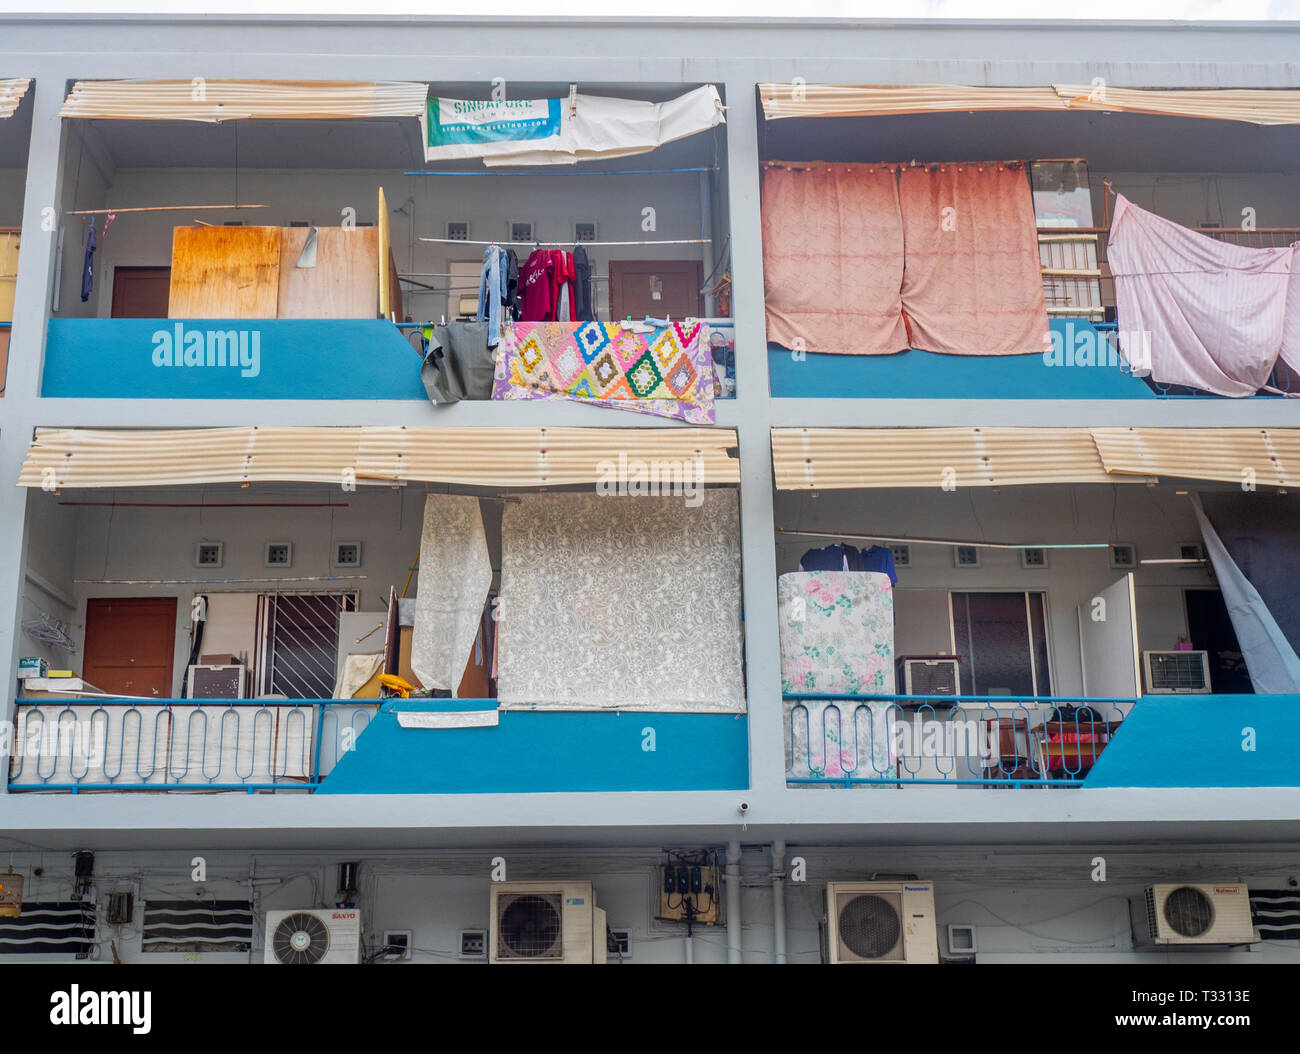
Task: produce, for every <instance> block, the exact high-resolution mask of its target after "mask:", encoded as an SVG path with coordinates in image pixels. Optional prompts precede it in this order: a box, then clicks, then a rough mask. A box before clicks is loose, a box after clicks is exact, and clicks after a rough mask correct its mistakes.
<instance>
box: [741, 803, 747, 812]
mask: <svg viewBox="0 0 1300 1054" xmlns="http://www.w3.org/2000/svg"><path fill="white" fill-rule="evenodd" d="M740 811H741V813H747V812H749V802H747V801H742V802H741V803H740Z"/></svg>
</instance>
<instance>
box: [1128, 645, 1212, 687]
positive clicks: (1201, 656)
mask: <svg viewBox="0 0 1300 1054" xmlns="http://www.w3.org/2000/svg"><path fill="white" fill-rule="evenodd" d="M1142 664H1143V665H1144V666H1145V667H1146V674H1147V693H1148V694H1150V695H1204V694H1207V693H1208V692H1209V691H1210V653H1209V652H1208V651H1144V652H1143V653H1142Z"/></svg>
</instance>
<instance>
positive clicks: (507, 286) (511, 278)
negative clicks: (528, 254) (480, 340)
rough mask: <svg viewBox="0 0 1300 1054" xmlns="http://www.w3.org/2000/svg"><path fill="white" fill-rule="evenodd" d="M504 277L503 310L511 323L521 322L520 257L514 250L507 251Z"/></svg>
mask: <svg viewBox="0 0 1300 1054" xmlns="http://www.w3.org/2000/svg"><path fill="white" fill-rule="evenodd" d="M502 274H503V277H502V282H503V286H502V292H501V308H502V312H503V315H504V317H505V318H506V319H507V320H508V321H510V322H518V321H519V257H518V256H517V255H516V253H515V251H514V250H513V249H507V250H506V251H505V264H504V268H503V272H502Z"/></svg>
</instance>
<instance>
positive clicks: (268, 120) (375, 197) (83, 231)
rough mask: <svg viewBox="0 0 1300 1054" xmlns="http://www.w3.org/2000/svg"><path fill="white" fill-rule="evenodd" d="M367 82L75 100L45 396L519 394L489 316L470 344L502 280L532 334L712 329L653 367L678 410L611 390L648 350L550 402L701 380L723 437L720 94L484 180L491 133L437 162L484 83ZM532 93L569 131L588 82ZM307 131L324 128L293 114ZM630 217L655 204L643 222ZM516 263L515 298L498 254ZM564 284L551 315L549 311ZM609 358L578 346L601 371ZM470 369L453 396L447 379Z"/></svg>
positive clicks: (174, 88) (419, 398)
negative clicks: (578, 151)
mask: <svg viewBox="0 0 1300 1054" xmlns="http://www.w3.org/2000/svg"><path fill="white" fill-rule="evenodd" d="M584 87H586V86H584ZM181 88H183V90H181ZM351 88H353V89H357V90H356V92H355V93H354V94H351V95H349V86H348V85H344V86H343V87H342V89H341V92H342V94H340V90H335V89H332V88H331V87H330V86H329V85H324V86H321V85H316V86H312V85H302V84H297V85H280V84H274V83H267V82H251V83H250V82H228V81H209V82H207V83H206V89H205V90H206V93H207V94H206V98H204V99H198V100H194V99H191V97H190V89H189V88H188V87H185V86H183V85H182V86H179V87H178V85H177V84H175V83H173V82H161V84H157V83H155V84H152V85H149V86H145V87H140V86H139V85H138V84H137V83H135V82H130V83H125V84H121V83H113V84H108V85H105V84H103V83H101V82H79V83H78V84H77V85H76V87H75V88H74V90H73V93H72V95H71V96H70V97H69V100H68V102H67V104H66V106H65V117H66V125H65V127H66V128H67V129H68V142H69V144H70V148H69V149H70V150H72V151H75V152H76V156H77V157H78V158H79V159H81V160H79V161H78V162H77V163H75V164H73V163H69V164H67V165H65V169H64V172H65V183H64V186H63V187H62V188H61V192H62V202H61V206H62V208H63V211H64V214H65V216H66V217H67V219H66V220H65V221H64V222H65V226H66V237H65V238H64V240H63V242H62V248H61V251H60V257H59V264H58V266H59V271H58V276H57V279H56V285H57V292H56V295H55V297H54V302H55V308H54V311H53V313H52V316H51V318H50V319H49V324H48V328H47V332H46V338H47V339H46V352H45V364H44V375H43V377H42V384H41V393H42V395H43V396H45V397H49V398H80V399H139V398H146V399H295V400H297V399H322V400H354V401H356V400H380V401H412V402H421V403H425V404H428V403H429V401H430V400H433V401H434V402H436V403H443V402H452V401H458V400H461V399H475V400H488V399H493V398H503V397H504V396H502V395H498V394H494V393H493V391H492V390H491V389H492V380H493V373H494V367H495V365H496V355H495V349H496V348H497V346H498V339H497V338H498V336H499V333H498V331H497V327H496V326H495V325H494V324H493V323H492V315H493V314H494V313H495V312H493V311H491V310H490V309H487V305H485V310H484V314H485V315H486V316H487V318H486V319H485V321H484V324H483V325H482V326H478V328H475V324H476V323H477V316H478V313H479V291H480V284H481V282H482V280H483V279H484V278H486V279H487V284H488V285H489V286H491V287H492V291H491V292H489V293H488V294H487V296H486V297H485V300H487V301H489V302H500V304H501V307H500V309H499V313H500V314H501V316H502V318H503V319H505V320H509V319H510V318H511V317H512V316H513V318H514V320H515V324H516V326H533V325H539V324H542V323H543V320H545V321H550V320H553V319H563V320H567V321H569V322H570V323H577V322H579V321H580V320H587V321H589V322H591V323H595V324H597V325H605V326H616V325H617V324H619V323H621V322H624V321H628V320H632V319H638V320H639V319H643V318H650V319H654V320H659V319H670V320H672V322H675V323H682V322H683V321H685V320H688V319H689V320H708V321H709V322H710V327H709V328H708V329H707V330H705V331H704V332H705V334H706V336H705V337H704V339H702V340H701V341H700V342H699V344H698V346H695V347H693V349H692V356H691V360H690V365H691V369H689V370H684V369H681V368H679V369H677V370H675V371H674V376H673V377H672V378H669V376H668V372H669V370H670V369H671V368H672V367H673V366H674V365H675V364H676V363H677V360H676V359H673V360H668V361H656V363H655V371H654V372H653V376H654V377H655V379H657V380H660V381H662V382H663V384H661V385H660V386H659V390H656V391H653V392H651V391H650V389H651V388H652V387H654V386H653V385H648V384H644V385H641V386H640V387H638V385H637V384H636V383H635V381H633V383H632V389H633V390H632V391H629V392H625V393H623V394H622V395H616V394H610V390H611V389H612V388H613V387H614V386H615V381H617V380H619V379H621V378H622V376H623V375H624V374H625V373H628V372H629V371H631V369H632V367H633V365H634V363H636V362H637V361H638V356H635V355H634V356H632V357H630V358H628V357H626V356H624V359H622V360H620V361H619V366H620V370H619V371H618V374H617V376H613V375H612V374H611V371H610V369H609V368H608V364H607V368H606V369H605V370H604V372H602V373H600V374H599V376H600V378H601V383H600V384H599V385H597V384H595V383H594V381H592V379H591V378H588V383H587V384H583V383H582V379H581V378H576V377H575V376H574V371H573V370H568V369H566V370H563V371H562V372H563V377H562V378H560V380H559V381H556V380H554V379H553V378H552V380H551V386H550V387H547V386H546V385H545V384H538V385H537V386H536V387H537V388H538V389H539V391H540V392H541V393H544V394H552V395H554V394H559V395H563V396H565V397H568V398H571V399H574V398H577V399H584V400H587V401H594V400H596V399H597V398H598V397H601V396H605V395H607V394H608V395H609V397H610V402H609V403H608V404H607V405H614V406H621V405H625V404H622V403H620V402H615V401H613V400H615V399H624V398H625V399H627V400H629V401H630V400H632V399H634V398H635V399H636V400H642V401H645V400H650V399H654V400H658V401H664V402H667V401H674V400H684V399H685V398H686V397H687V393H686V391H685V389H686V388H687V387H689V386H690V385H692V384H695V383H697V382H698V383H701V384H707V385H708V386H709V389H710V391H709V394H710V398H709V400H708V412H707V414H704V415H703V416H704V417H705V418H707V420H704V419H703V418H698V419H695V418H693V419H692V423H711V421H712V420H713V418H712V398H711V396H712V388H713V382H714V377H715V369H714V364H715V363H716V364H717V370H716V376H717V378H718V394H719V395H720V396H723V397H725V396H726V395H727V394H728V393H729V391H734V376H735V368H734V363H735V357H734V341H733V340H732V338H731V324H730V317H729V316H730V267H729V261H728V260H727V258H726V255H725V246H726V244H727V242H728V238H727V230H728V225H727V208H726V188H725V184H724V181H723V180H722V178H721V177H720V172H721V171H723V169H722V168H721V166H720V165H719V161H718V157H719V151H720V150H724V142H725V137H724V135H723V131H724V130H723V128H722V127H721V126H720V125H718V126H717V127H712V126H711V125H710V121H711V120H713V119H715V118H716V117H717V114H716V113H715V112H714V103H713V101H712V99H715V98H716V95H714V94H712V93H713V89H712V88H711V87H709V86H701V87H699V88H697V89H695V90H694V91H693V92H688V93H687V95H688V96H689V97H690V98H691V99H692V100H694V101H693V102H692V103H691V106H690V109H691V114H692V116H691V120H690V121H687V122H686V123H685V124H682V125H681V126H679V127H678V126H675V127H677V128H678V130H679V131H682V132H683V133H684V132H685V130H686V128H688V127H690V128H692V129H694V131H693V132H692V133H691V134H684V135H683V138H681V139H679V140H675V141H670V142H667V143H664V144H661V145H659V146H658V147H656V148H654V149H649V147H648V146H647V148H646V152H645V156H641V155H640V154H637V156H635V157H630V158H625V159H616V160H611V159H609V158H605V157H604V156H600V157H596V158H593V159H589V160H584V164H583V165H582V167H581V168H579V167H577V166H573V165H570V164H561V163H554V159H553V158H551V157H550V156H549V155H547V154H546V152H545V151H543V152H542V153H541V155H540V157H539V155H538V154H537V153H536V152H530V153H529V154H527V155H526V156H524V155H520V157H519V159H518V160H517V161H515V160H513V159H512V160H511V163H510V164H503V165H501V166H495V165H494V166H491V167H489V166H488V165H487V164H486V160H487V159H486V158H484V157H481V156H479V155H478V154H476V153H475V152H474V151H475V149H477V147H476V146H475V141H474V139H473V135H472V133H473V129H472V128H470V129H468V130H463V129H462V130H461V131H463V132H464V135H465V136H467V137H468V138H462V139H456V140H455V141H454V144H453V145H452V146H447V145H446V144H445V143H441V141H439V144H435V138H437V137H436V136H435V133H434V131H430V130H429V129H432V128H433V126H434V124H436V123H437V121H436V120H435V118H436V117H437V115H438V114H440V113H441V109H440V106H441V105H442V104H451V103H455V102H457V101H458V100H459V99H461V98H462V97H463V98H466V99H473V98H474V97H475V93H481V92H482V90H483V89H482V86H481V85H465V84H456V85H435V86H433V87H432V88H430V87H429V86H427V85H425V84H420V83H413V84H387V85H384V86H381V89H382V90H381V89H376V86H374V85H369V86H357V85H352V86H351ZM593 90H594V91H595V92H596V94H601V93H600V90H599V89H598V88H593ZM511 92H512V96H511V97H512V99H516V98H518V96H516V95H515V93H516V92H520V93H525V97H526V96H527V94H534V93H535V94H536V95H537V96H538V97H539V98H540V99H541V102H542V104H543V110H545V109H546V105H545V104H547V103H548V102H549V103H553V104H554V105H553V106H552V107H551V109H552V110H553V111H554V113H558V112H559V98H558V96H560V95H563V96H567V95H568V84H567V83H566V84H564V85H563V87H560V86H558V85H554V84H531V85H529V84H514V83H512V85H511ZM640 92H641V93H642V94H644V95H645V98H643V99H640V100H632V101H630V103H629V105H632V106H634V107H636V106H648V105H649V104H650V103H651V102H652V101H653V102H655V103H661V102H665V101H667V100H669V99H671V98H675V97H676V96H679V95H681V93H682V88H681V86H679V85H678V86H669V85H660V86H650V85H647V86H642V88H641V89H640ZM426 95H427V96H428V97H427V98H426ZM345 96H346V97H345ZM588 98H594V96H592V97H588V96H585V95H584V96H583V97H582V99H583V100H586V99H588ZM385 99H387V102H384V100H385ZM575 104H581V103H575ZM487 105H490V104H488V103H475V106H487ZM586 105H590V106H596V107H597V108H599V106H601V105H606V104H605V103H604V102H603V101H602V100H596V101H595V102H593V103H587V104H586ZM426 107H427V112H426ZM457 112H461V111H459V110H458V111H457ZM638 112H640V111H638ZM302 113H313V114H319V115H320V117H319V118H318V119H303V118H301V117H298V118H294V117H292V116H290V115H293V114H299V115H301V114H302ZM430 114H432V115H434V117H429V115H430ZM216 115H220V119H219V120H216V121H214V120H213V117H214V116H216ZM236 116H242V117H246V118H249V119H246V120H236V119H235V117H236ZM146 118H149V119H146ZM178 118H183V119H178ZM254 118H255V119H254ZM426 118H427V119H426ZM697 125H698V127H697ZM443 131H444V132H445V133H446V134H449V135H450V134H451V133H450V132H446V129H444V130H443ZM426 137H427V138H426ZM478 145H479V146H482V144H478ZM502 145H508V144H503V143H502V142H497V143H495V144H488V146H495V147H500V146H502ZM485 149H486V148H485ZM448 151H450V154H449V153H448ZM487 152H489V153H491V152H495V151H487ZM633 152H634V151H633ZM82 160H84V163H81V161H82ZM398 187H401V188H403V193H402V195H401V196H400V197H399V195H398V194H397V193H396V191H395V188H398ZM385 188H387V190H388V193H387V194H385ZM629 201H637V202H640V201H645V202H651V203H654V204H653V205H650V206H646V208H645V210H644V211H645V214H644V215H643V210H642V206H641V205H637V206H636V207H635V208H633V207H631V206H630V205H629V204H628V202H629ZM643 224H645V226H644V227H643V226H642V225H643ZM719 249H721V250H723V251H721V252H719V251H718V250H719ZM507 250H509V253H510V254H511V256H510V257H507V262H506V270H505V271H504V272H500V273H499V285H497V284H494V283H497V282H498V277H497V275H498V272H497V271H494V269H493V267H492V266H491V265H490V263H489V266H488V267H487V269H486V271H487V273H486V275H485V274H484V271H485V266H484V265H485V260H487V259H488V258H489V257H491V259H492V260H497V259H498V254H500V256H506V252H507ZM582 254H586V263H585V264H582V263H581V262H580V261H581V258H582ZM534 256H536V257H537V265H536V267H534V268H533V269H532V270H530V268H529V263H530V260H532V259H533V257H534ZM557 257H559V258H560V261H559V263H558V264H557V261H556V258H557ZM510 259H513V261H514V264H515V266H516V267H517V269H518V270H517V272H516V273H517V274H518V275H522V276H523V278H524V279H526V278H527V277H528V276H529V275H536V274H540V275H541V279H542V280H541V281H540V282H533V283H532V285H531V286H530V289H531V290H532V292H531V293H530V296H529V299H528V303H527V305H525V304H524V298H523V295H522V291H523V290H524V288H525V284H526V283H525V282H524V281H523V279H520V280H518V281H516V282H515V284H514V285H513V286H512V285H511V283H510V278H509V274H510V263H509V260H510ZM557 266H558V267H559V269H560V270H559V272H557V271H556V267H557ZM584 279H585V280H584ZM543 288H545V289H546V290H547V291H548V292H547V294H546V296H545V297H542V298H539V297H537V296H534V295H533V294H535V293H536V292H537V290H539V289H543ZM77 291H79V292H80V296H78V295H77ZM543 299H544V300H545V301H546V302H545V303H542V300H543ZM435 328H436V330H437V332H436V333H435ZM642 328H643V329H645V332H647V333H649V332H650V331H651V330H650V329H648V328H645V327H642ZM638 332H641V330H638ZM526 336H527V334H524V335H523V336H521V338H520V342H521V343H522V342H523V341H524V340H525V339H526ZM569 344H570V348H572V347H574V346H576V344H575V341H572V340H571V341H570V342H569ZM594 347H595V345H594V344H593V343H592V342H590V341H588V342H587V343H584V344H582V347H581V352H582V353H587V354H591V355H592V357H593V358H594V353H593V348H594ZM557 354H558V353H557ZM573 356H574V353H573V351H571V350H570V353H569V355H568V358H567V359H566V360H565V361H566V362H568V361H570V360H572V359H573ZM426 359H427V360H428V361H427V363H426ZM587 364H588V363H584V365H587ZM422 367H423V369H422ZM593 369H594V368H593ZM439 371H441V376H439ZM651 372H652V371H643V373H642V375H640V376H641V377H642V379H643V380H644V379H645V377H646V376H649V375H650V374H651ZM453 374H454V375H456V383H454V384H449V383H435V382H436V381H440V380H441V381H445V380H446V377H447V376H448V375H453ZM532 379H533V378H530V381H531V380H532ZM570 382H572V383H570ZM557 385H558V387H557ZM570 388H571V389H572V390H570ZM593 388H598V389H599V390H598V391H595V392H594V394H593ZM513 397H517V398H525V397H526V398H535V397H538V392H530V393H527V394H526V395H523V396H518V395H516V396H513ZM626 408H629V409H634V410H636V409H642V410H644V409H646V408H645V406H644V405H637V406H627V407H626ZM647 412H655V410H654V409H653V408H651V409H649V410H648V411H647ZM665 416H667V415H666V414H665Z"/></svg>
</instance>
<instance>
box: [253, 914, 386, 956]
mask: <svg viewBox="0 0 1300 1054" xmlns="http://www.w3.org/2000/svg"><path fill="white" fill-rule="evenodd" d="M262 961H263V962H265V963H274V964H281V965H285V966H328V965H332V964H336V963H359V962H360V961H361V915H360V913H358V912H357V911H355V910H353V909H352V908H337V909H334V908H305V909H302V910H299V911H268V912H267V913H266V946H265V951H264V955H263V959H262Z"/></svg>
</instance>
